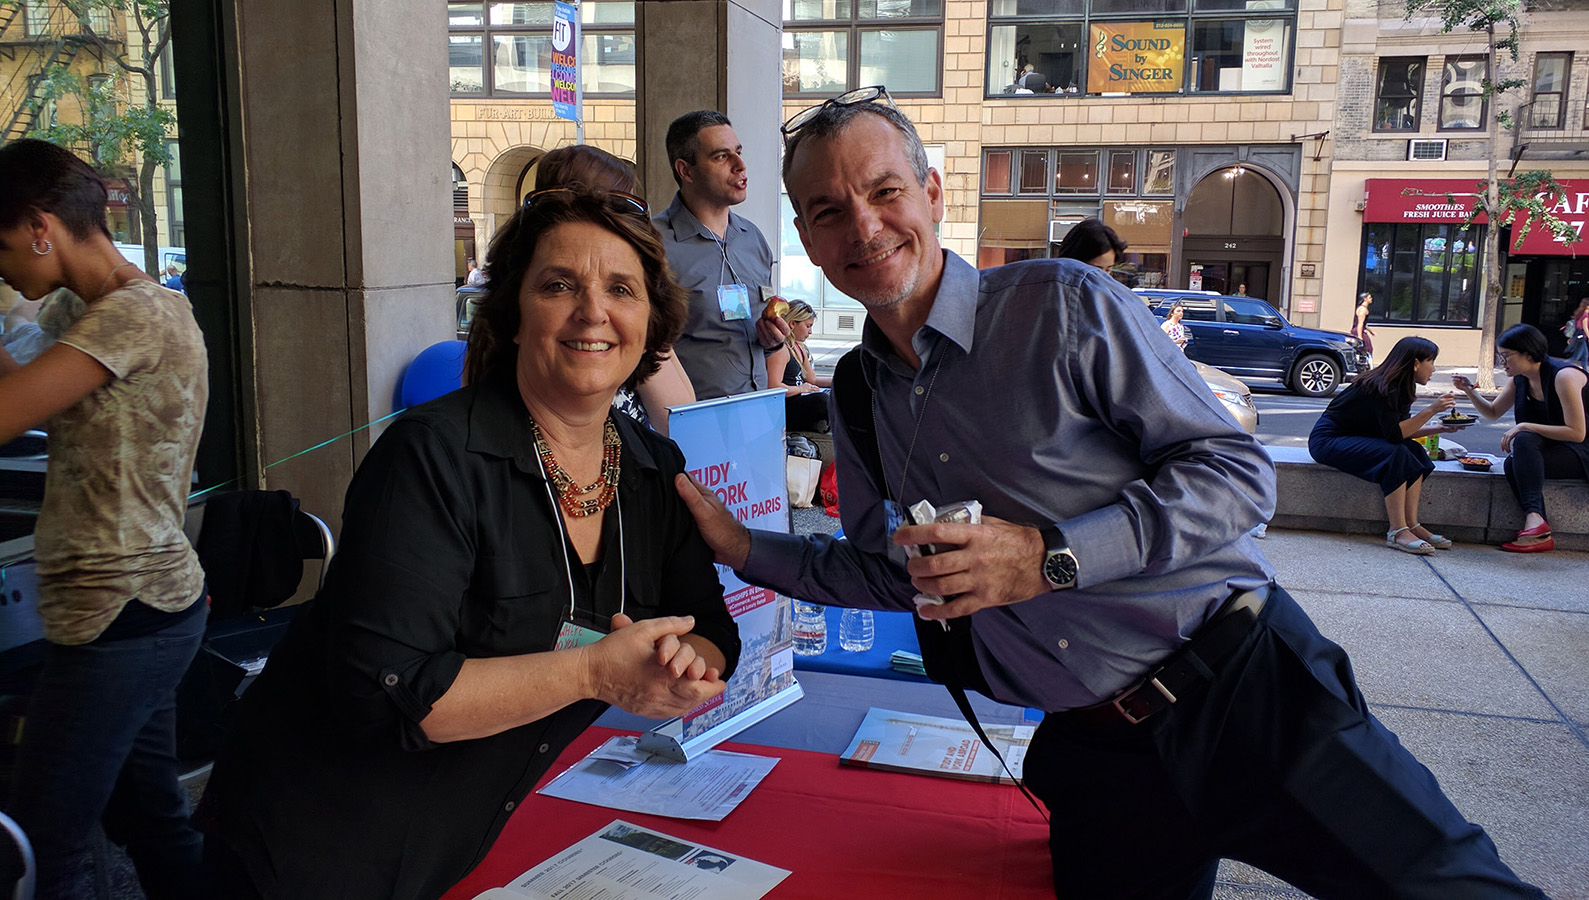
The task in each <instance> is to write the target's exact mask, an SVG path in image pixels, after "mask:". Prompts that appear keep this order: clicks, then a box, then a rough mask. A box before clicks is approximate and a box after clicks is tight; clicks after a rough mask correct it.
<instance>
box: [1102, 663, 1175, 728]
mask: <svg viewBox="0 0 1589 900" xmlns="http://www.w3.org/2000/svg"><path fill="white" fill-rule="evenodd" d="M1160 671H1162V670H1160ZM1150 687H1151V688H1153V690H1155V691H1157V692H1158V694H1157V695H1154V694H1152V693H1149V692H1148V691H1147V688H1150ZM1161 697H1162V699H1160V698H1161ZM1110 702H1112V703H1113V704H1114V708H1115V711H1116V712H1118V713H1120V715H1121V716H1122V717H1123V718H1124V719H1125V720H1126V721H1127V722H1130V723H1131V724H1132V725H1136V724H1139V723H1140V722H1141V721H1142V720H1143V719H1146V718H1147V717H1149V716H1151V715H1153V714H1154V713H1156V712H1158V711H1160V710H1162V709H1164V708H1165V707H1166V706H1169V705H1170V704H1171V703H1174V702H1175V695H1174V694H1172V693H1170V689H1169V688H1167V687H1165V686H1164V682H1162V681H1160V680H1159V678H1158V674H1157V673H1155V674H1154V675H1153V676H1152V677H1150V678H1149V679H1148V680H1146V681H1144V682H1142V683H1141V684H1139V685H1137V686H1136V687H1134V688H1131V689H1130V690H1128V691H1126V692H1125V693H1123V694H1121V695H1120V696H1118V697H1116V698H1114V700H1112V701H1110ZM1128 707H1129V708H1128Z"/></svg>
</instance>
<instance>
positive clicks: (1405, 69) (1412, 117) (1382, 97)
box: [1374, 56, 1427, 132]
mask: <svg viewBox="0 0 1589 900" xmlns="http://www.w3.org/2000/svg"><path fill="white" fill-rule="evenodd" d="M1426 62H1427V60H1425V59H1424V58H1423V57H1421V56H1420V57H1405V56H1404V57H1393V58H1387V59H1382V60H1380V61H1379V76H1378V78H1377V79H1375V83H1374V130H1375V131H1379V132H1387V131H1417V130H1418V117H1419V113H1420V111H1421V107H1422V105H1423V103H1422V101H1423V73H1424V65H1425V63H1426Z"/></svg>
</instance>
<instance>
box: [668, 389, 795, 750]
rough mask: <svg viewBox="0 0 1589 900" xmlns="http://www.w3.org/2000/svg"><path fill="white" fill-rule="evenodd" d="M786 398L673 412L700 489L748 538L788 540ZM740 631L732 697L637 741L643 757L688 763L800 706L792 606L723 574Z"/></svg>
mask: <svg viewBox="0 0 1589 900" xmlns="http://www.w3.org/2000/svg"><path fill="white" fill-rule="evenodd" d="M783 429H784V392H783V391H782V390H778V389H774V390H768V391H758V392H756V393H754V394H741V395H739V396H737V397H724V398H721V399H717V400H706V401H703V402H701V403H692V404H690V405H688V406H675V407H672V408H671V409H670V410H669V415H668V435H669V436H670V437H672V438H673V441H674V443H677V444H678V445H679V449H680V450H682V451H684V465H685V468H686V469H688V470H689V472H690V474H691V475H693V476H694V477H695V480H696V481H698V482H700V483H701V484H702V485H703V486H705V487H707V488H709V489H711V490H713V491H715V492H716V493H717V496H718V498H719V499H720V500H722V501H723V504H724V505H725V506H727V507H728V509H729V510H730V511H731V512H733V513H734V515H735V516H736V517H737V518H738V519H739V520H740V521H741V522H744V523H745V524H746V525H747V526H749V527H751V528H760V529H764V530H767V531H784V532H787V531H788V530H789V509H788V482H787V476H786V474H785V471H784V456H785V450H784V431H783ZM717 577H718V580H720V581H722V582H723V600H724V602H725V603H727V604H728V611H729V612H730V613H732V614H733V616H734V621H735V622H737V623H738V624H739V641H740V653H739V667H738V669H737V670H736V671H735V672H734V677H733V678H731V679H729V682H728V690H727V691H724V692H723V694H722V695H721V696H719V697H717V698H716V699H714V700H712V701H711V702H709V703H706V704H704V705H702V706H700V707H698V708H696V709H694V710H691V711H690V712H689V713H687V714H685V715H684V716H683V717H682V718H680V719H674V720H672V721H669V722H665V723H663V724H662V725H660V726H658V727H656V728H654V729H652V730H651V731H650V732H649V733H647V734H645V735H644V736H642V737H641V739H640V749H642V750H646V751H649V752H652V753H659V754H661V755H663V756H666V757H669V758H671V759H677V760H687V759H689V758H691V757H692V756H695V755H697V754H699V753H701V752H703V751H705V750H708V749H710V748H711V747H713V746H715V745H717V744H719V743H721V742H723V741H725V740H728V739H729V738H730V737H733V736H734V735H735V734H737V733H739V732H740V731H742V730H744V729H746V728H749V727H750V726H751V725H754V724H756V723H757V722H759V721H761V720H762V719H764V718H766V717H767V716H770V715H772V714H773V713H775V712H777V711H778V710H780V709H783V708H784V707H785V706H788V705H789V704H790V703H793V702H794V701H796V700H798V699H800V697H801V690H800V685H799V683H798V682H796V681H795V679H794V636H793V632H792V629H791V627H790V626H791V622H790V601H789V599H788V598H787V597H783V596H781V595H779V594H777V593H775V592H773V591H770V590H768V589H766V588H761V587H756V586H754V585H749V584H746V583H745V582H743V581H740V580H739V579H738V578H737V577H735V575H734V573H733V571H732V570H731V569H729V568H728V567H727V566H721V565H720V566H718V567H717Z"/></svg>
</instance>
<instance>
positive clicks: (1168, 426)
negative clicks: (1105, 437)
mask: <svg viewBox="0 0 1589 900" xmlns="http://www.w3.org/2000/svg"><path fill="white" fill-rule="evenodd" d="M1103 278H1104V276H1102V275H1100V276H1098V280H1102V279H1103ZM1089 280H1091V279H1089ZM1092 287H1093V286H1092V285H1090V284H1089V285H1086V287H1085V288H1083V289H1087V288H1092ZM1103 289H1107V290H1116V289H1115V288H1114V287H1112V286H1107V287H1105V288H1103ZM1119 293H1121V294H1123V295H1124V296H1121V297H1120V298H1119V302H1092V303H1069V304H1066V307H1065V309H1066V315H1067V319H1068V322H1067V327H1066V334H1067V343H1068V344H1069V347H1068V352H1067V354H1066V363H1065V366H1064V372H1065V375H1064V377H1067V378H1069V379H1070V380H1071V382H1072V384H1073V385H1074V390H1075V391H1076V392H1077V394H1078V395H1079V397H1080V398H1081V400H1082V402H1083V403H1085V404H1086V405H1087V406H1088V407H1089V408H1090V409H1091V410H1092V411H1093V413H1094V414H1095V415H1096V416H1097V417H1098V418H1099V419H1100V420H1102V421H1103V422H1104V423H1105V424H1106V426H1107V427H1109V428H1110V429H1111V430H1113V431H1115V432H1116V433H1118V434H1121V435H1124V436H1127V437H1129V438H1130V439H1131V440H1132V441H1134V442H1136V443H1137V445H1138V446H1139V447H1140V451H1139V452H1140V456H1141V461H1142V463H1143V464H1145V466H1147V467H1148V469H1147V471H1149V472H1150V473H1151V474H1150V476H1149V477H1147V478H1141V479H1137V480H1134V481H1131V482H1129V483H1127V484H1125V485H1124V486H1123V487H1122V488H1121V489H1120V492H1119V497H1118V499H1117V500H1116V501H1115V502H1114V503H1112V504H1109V505H1107V506H1103V507H1100V508H1098V509H1095V510H1092V511H1089V512H1086V513H1082V514H1080V515H1077V516H1074V517H1070V518H1067V519H1065V520H1064V521H1062V522H1059V523H1056V524H1058V525H1059V526H1060V529H1061V530H1062V531H1063V532H1064V534H1065V538H1066V540H1067V542H1068V543H1069V544H1070V549H1071V551H1072V552H1073V553H1074V554H1075V555H1076V559H1077V563H1078V567H1079V569H1080V576H1079V579H1078V585H1079V586H1081V587H1088V586H1092V585H1099V584H1105V583H1108V582H1110V581H1114V580H1116V579H1119V578H1123V577H1127V576H1131V575H1137V574H1142V573H1146V574H1156V573H1160V572H1164V571H1169V570H1173V569H1175V568H1178V567H1180V566H1183V565H1186V564H1187V563H1188V562H1190V561H1194V560H1197V559H1199V558H1201V557H1203V556H1205V555H1207V554H1209V553H1212V552H1214V551H1215V550H1218V549H1220V548H1222V547H1224V546H1226V545H1228V544H1230V543H1231V542H1232V541H1234V540H1236V539H1237V538H1239V537H1240V536H1241V535H1242V534H1243V533H1244V532H1246V531H1249V530H1250V529H1251V528H1252V527H1253V526H1255V525H1257V524H1259V523H1261V522H1266V521H1268V519H1269V517H1270V516H1271V515H1273V514H1274V504H1275V475H1274V463H1273V461H1272V460H1270V458H1269V455H1268V454H1267V453H1265V452H1264V449H1263V447H1262V446H1261V445H1260V444H1259V443H1258V442H1257V441H1256V440H1254V439H1253V437H1252V436H1251V435H1249V434H1247V433H1246V432H1244V431H1243V430H1242V429H1241V427H1240V426H1238V425H1237V424H1236V422H1235V420H1234V419H1232V418H1231V417H1230V415H1229V414H1228V413H1227V412H1225V411H1224V409H1223V408H1222V407H1221V406H1220V404H1219V401H1218V400H1217V398H1215V397H1214V395H1213V394H1212V392H1211V391H1210V390H1209V389H1208V386H1207V384H1206V383H1204V381H1203V379H1202V377H1201V376H1199V375H1198V373H1197V370H1196V369H1195V368H1194V367H1193V366H1192V364H1191V363H1190V362H1189V361H1188V360H1187V359H1186V358H1185V356H1184V355H1183V354H1182V353H1181V352H1180V351H1179V350H1178V349H1177V348H1176V347H1175V345H1174V344H1173V343H1171V342H1170V341H1168V340H1166V339H1165V337H1164V334H1163V332H1162V331H1160V330H1159V328H1158V323H1157V321H1156V320H1155V319H1154V318H1153V315H1152V314H1151V313H1149V312H1148V310H1147V309H1146V307H1145V306H1144V305H1143V303H1142V302H1141V300H1140V298H1137V297H1136V296H1134V295H1130V294H1125V293H1124V291H1119Z"/></svg>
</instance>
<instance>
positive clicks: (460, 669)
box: [199, 188, 739, 900]
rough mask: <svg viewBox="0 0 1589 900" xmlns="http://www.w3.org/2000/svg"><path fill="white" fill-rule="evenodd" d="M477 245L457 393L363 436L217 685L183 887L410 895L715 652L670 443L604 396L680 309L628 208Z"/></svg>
mask: <svg viewBox="0 0 1589 900" xmlns="http://www.w3.org/2000/svg"><path fill="white" fill-rule="evenodd" d="M489 263H490V271H491V278H490V281H489V282H488V284H487V287H486V290H485V296H484V298H483V300H482V301H481V303H480V306H479V312H478V313H477V314H476V316H475V318H474V322H473V325H472V326H471V329H470V333H469V353H468V365H469V369H470V371H469V384H468V386H467V387H465V388H463V389H461V390H458V391H454V392H453V393H451V394H448V395H446V396H444V397H442V398H440V399H438V400H435V401H433V402H431V403H428V404H425V405H423V406H420V407H417V408H415V409H412V410H409V411H408V412H407V413H406V414H405V415H404V416H403V417H402V418H401V419H399V420H397V422H396V423H394V424H393V425H392V427H391V428H390V429H388V430H387V432H386V433H385V434H384V435H382V436H381V438H380V440H378V441H376V443H375V445H374V446H373V447H372V448H370V452H369V454H368V456H366V457H365V459H364V462H363V463H362V464H361V465H360V466H359V469H358V471H357V472H356V473H355V474H354V476H353V481H352V483H351V485H349V487H348V494H347V501H346V504H345V506H344V514H343V526H342V542H341V546H340V547H338V548H337V555H336V558H335V559H334V560H333V561H332V562H331V565H330V570H329V572H328V574H327V578H326V583H325V587H324V588H323V589H322V590H321V592H320V594H319V596H317V597H316V598H315V599H314V600H313V601H311V602H310V603H309V604H307V605H306V606H305V607H304V608H303V609H302V610H301V611H300V612H299V613H298V615H297V617H296V618H295V619H294V620H293V623H292V626H291V627H290V629H289V630H288V633H287V635H286V636H285V637H284V638H283V639H282V641H281V643H280V644H279V645H278V646H277V648H276V649H275V651H274V652H273V653H272V654H271V655H270V661H269V663H268V664H267V665H266V667H265V671H264V672H263V673H262V674H261V675H260V677H259V679H258V681H256V682H255V683H254V684H253V685H252V686H251V687H250V688H249V690H248V693H247V694H245V695H244V696H243V699H242V701H241V702H240V704H239V709H238V714H237V717H236V719H235V720H234V723H233V727H232V731H231V735H230V737H229V743H228V746H227V748H226V749H225V751H224V752H223V753H222V755H221V758H220V759H219V760H218V761H217V762H216V764H215V770H214V772H213V773H212V775H211V777H210V782H209V785H208V787H207V789H206V791H205V797H204V807H203V808H202V809H201V811H200V816H199V819H200V822H201V824H202V825H203V826H204V829H205V831H206V832H207V834H208V837H207V840H206V842H205V857H206V858H205V865H206V869H207V874H208V876H209V879H210V892H209V894H208V896H212V897H227V898H233V900H238V898H242V900H247V898H269V900H275V898H282V900H317V898H325V900H333V898H334V900H377V898H378V900H433V898H436V897H439V896H441V895H442V894H443V893H444V892H446V890H447V889H448V888H449V887H451V886H452V885H453V884H455V883H456V882H457V881H458V880H459V879H460V878H462V877H463V876H464V875H465V874H467V873H468V872H469V871H470V869H472V868H473V867H474V866H475V865H476V864H477V863H478V862H479V861H480V860H481V858H483V857H484V856H485V854H486V851H487V850H489V849H490V848H491V844H492V842H493V841H494V840H495V839H496V836H497V834H498V833H499V832H500V831H501V830H502V827H503V825H504V824H505V823H506V822H507V820H508V818H509V817H510V815H511V814H512V811H513V810H514V808H515V807H516V806H517V805H518V804H519V802H520V801H522V800H523V799H524V797H525V795H526V794H527V793H528V792H529V790H530V788H531V787H532V786H533V785H534V784H535V782H536V779H538V778H539V777H540V776H541V775H542V774H543V773H545V772H546V770H547V768H548V767H549V766H551V764H552V761H553V760H555V759H556V758H557V755H558V754H559V753H560V752H562V750H563V749H564V748H566V747H567V746H568V744H569V743H570V742H571V741H572V740H574V738H575V737H577V736H578V735H579V733H580V732H582V731H584V730H585V728H586V727H587V726H589V725H590V724H591V723H592V722H594V721H595V720H596V718H597V717H598V716H599V715H601V713H602V711H603V710H605V709H606V708H607V706H608V705H609V704H610V705H613V706H618V707H620V708H622V709H625V710H628V711H629V712H632V713H636V714H639V715H642V716H648V717H654V718H665V717H671V716H676V715H680V714H682V713H684V712H687V711H688V710H690V709H693V708H694V707H696V706H698V705H699V704H701V703H703V702H705V701H707V700H709V699H711V698H713V697H715V696H717V695H718V694H719V693H721V692H722V691H723V689H724V686H725V684H724V679H726V678H727V677H728V674H729V672H730V671H731V670H732V669H733V666H734V664H735V662H736V660H737V659H738V656H739V636H738V631H737V629H736V627H735V625H734V622H733V620H732V619H731V618H730V617H729V614H728V610H727V609H726V608H725V607H724V605H723V589H722V585H721V584H720V583H719V582H718V580H717V572H716V570H715V569H714V568H713V566H712V551H711V550H710V549H709V548H708V547H707V546H706V543H705V542H704V541H703V540H702V539H701V535H700V533H699V532H698V531H697V530H696V527H695V521H694V519H693V518H691V516H690V513H689V511H688V510H687V509H686V508H685V506H684V503H683V501H682V500H681V499H680V498H679V496H678V494H677V493H676V490H675V488H674V484H673V479H674V478H675V477H676V476H677V475H678V474H679V473H680V472H682V471H683V470H684V459H683V457H682V455H681V454H680V453H679V450H678V448H677V447H676V446H674V444H673V443H672V442H670V441H669V440H667V439H666V438H664V437H661V436H660V435H658V434H656V433H655V432H653V431H651V430H649V429H647V428H644V427H642V426H641V425H639V424H638V423H636V422H635V421H634V420H632V419H630V418H629V417H628V416H626V415H623V414H622V413H619V412H617V411H615V410H614V409H613V408H612V399H613V394H614V393H615V392H616V391H617V390H618V388H619V387H620V386H621V385H623V384H624V383H625V382H629V381H631V379H633V378H635V377H636V376H639V377H644V376H646V375H650V374H651V373H653V372H655V371H656V369H657V366H658V364H659V362H660V357H661V355H662V354H663V353H664V352H665V350H666V348H667V347H668V346H669V344H670V343H671V342H672V340H673V339H674V338H675V337H677V335H678V333H679V330H680V328H681V327H682V326H683V323H684V316H685V305H684V304H685V296H684V292H683V291H682V289H680V288H679V287H678V285H677V284H675V283H674V282H673V281H672V280H671V278H669V276H668V274H667V272H668V269H667V259H666V256H665V255H664V251H663V248H662V239H661V236H660V235H659V234H658V233H657V230H656V228H655V227H653V226H652V224H651V219H650V218H649V216H648V215H647V212H646V207H645V204H644V202H643V201H641V200H640V199H639V198H638V197H633V196H630V195H627V194H620V193H617V192H604V191H594V192H586V191H583V190H578V191H576V190H570V189H567V188H553V189H550V190H546V191H537V192H535V193H532V194H531V195H530V196H529V197H527V198H526V200H525V204H524V206H523V207H522V208H521V209H520V210H519V212H518V213H516V214H515V215H514V216H513V218H512V219H510V220H509V221H508V222H507V224H506V225H505V226H504V227H503V229H502V230H501V231H499V232H498V233H497V236H496V239H495V240H494V241H493V242H492V245H491V253H490V259H489Z"/></svg>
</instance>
